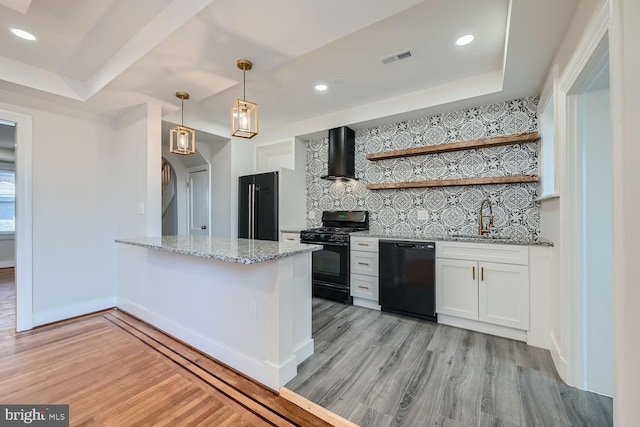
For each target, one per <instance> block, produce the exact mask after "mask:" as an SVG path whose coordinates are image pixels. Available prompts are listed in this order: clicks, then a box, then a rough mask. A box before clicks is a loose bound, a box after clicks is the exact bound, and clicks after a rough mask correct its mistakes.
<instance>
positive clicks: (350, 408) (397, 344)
mask: <svg viewBox="0 0 640 427" xmlns="http://www.w3.org/2000/svg"><path fill="white" fill-rule="evenodd" d="M313 336H314V339H315V349H316V351H315V354H314V355H313V356H311V358H309V359H307V360H306V361H305V362H303V363H302V364H301V365H300V366H299V367H298V376H297V377H296V378H294V379H293V380H292V381H291V382H290V383H289V384H287V388H289V389H291V390H293V391H294V392H296V393H298V394H300V395H302V396H304V397H305V398H307V399H309V400H311V401H312V402H315V403H317V404H319V405H321V406H323V407H325V408H327V409H329V410H330V411H333V412H335V413H336V414H338V415H341V416H343V417H345V418H346V419H348V420H350V421H353V422H355V423H357V424H360V425H362V426H367V427H376V426H384V427H387V426H410V427H419V426H426V427H431V426H446V427H461V426H468V427H475V426H481V427H487V426H497V427H498V426H499V427H510V426H544V427H547V426H549V427H556V426H576V427H577V426H594V427H606V426H611V425H612V424H613V421H612V418H613V416H612V413H613V412H612V411H613V409H612V406H613V404H612V399H610V398H606V397H602V396H599V395H597V394H594V393H588V392H584V391H580V390H577V389H575V388H573V387H569V386H567V385H566V384H564V383H563V382H562V381H561V380H560V378H559V377H558V374H557V372H556V370H555V367H554V366H553V362H552V361H551V356H550V354H549V352H548V351H547V350H543V349H540V348H536V347H530V346H528V345H526V344H524V343H521V342H518V341H513V340H509V339H505V338H499V337H495V336H491V335H486V334H481V333H477V332H472V331H467V330H463V329H458V328H453V327H449V326H445V325H437V324H434V323H430V322H425V321H421V320H416V319H411V318H408V317H401V316H397V315H393V314H389V313H381V312H378V311H374V310H368V309H365V308H361V307H355V306H347V305H344V304H340V303H334V302H331V301H327V300H323V299H314V302H313Z"/></svg>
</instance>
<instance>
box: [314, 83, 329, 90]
mask: <svg viewBox="0 0 640 427" xmlns="http://www.w3.org/2000/svg"><path fill="white" fill-rule="evenodd" d="M315 88H316V90H317V91H318V92H324V91H325V90H327V89H329V86H327V85H326V84H324V83H318V84H317V85H316V86H315Z"/></svg>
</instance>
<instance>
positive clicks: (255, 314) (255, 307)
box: [249, 301, 258, 319]
mask: <svg viewBox="0 0 640 427" xmlns="http://www.w3.org/2000/svg"><path fill="white" fill-rule="evenodd" d="M249 307H250V310H251V318H252V319H255V318H256V317H258V305H257V304H256V302H255V301H251V302H250V303H249Z"/></svg>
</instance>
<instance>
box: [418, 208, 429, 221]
mask: <svg viewBox="0 0 640 427" xmlns="http://www.w3.org/2000/svg"><path fill="white" fill-rule="evenodd" d="M418 221H429V211H425V210H420V211H418Z"/></svg>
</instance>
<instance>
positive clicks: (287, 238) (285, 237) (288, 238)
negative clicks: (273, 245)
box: [280, 232, 300, 243]
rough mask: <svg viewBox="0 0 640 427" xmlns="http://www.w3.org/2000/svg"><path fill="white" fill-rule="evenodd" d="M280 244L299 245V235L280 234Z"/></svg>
mask: <svg viewBox="0 0 640 427" xmlns="http://www.w3.org/2000/svg"><path fill="white" fill-rule="evenodd" d="M280 241H281V242H292V243H300V233H285V232H281V233H280Z"/></svg>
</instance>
